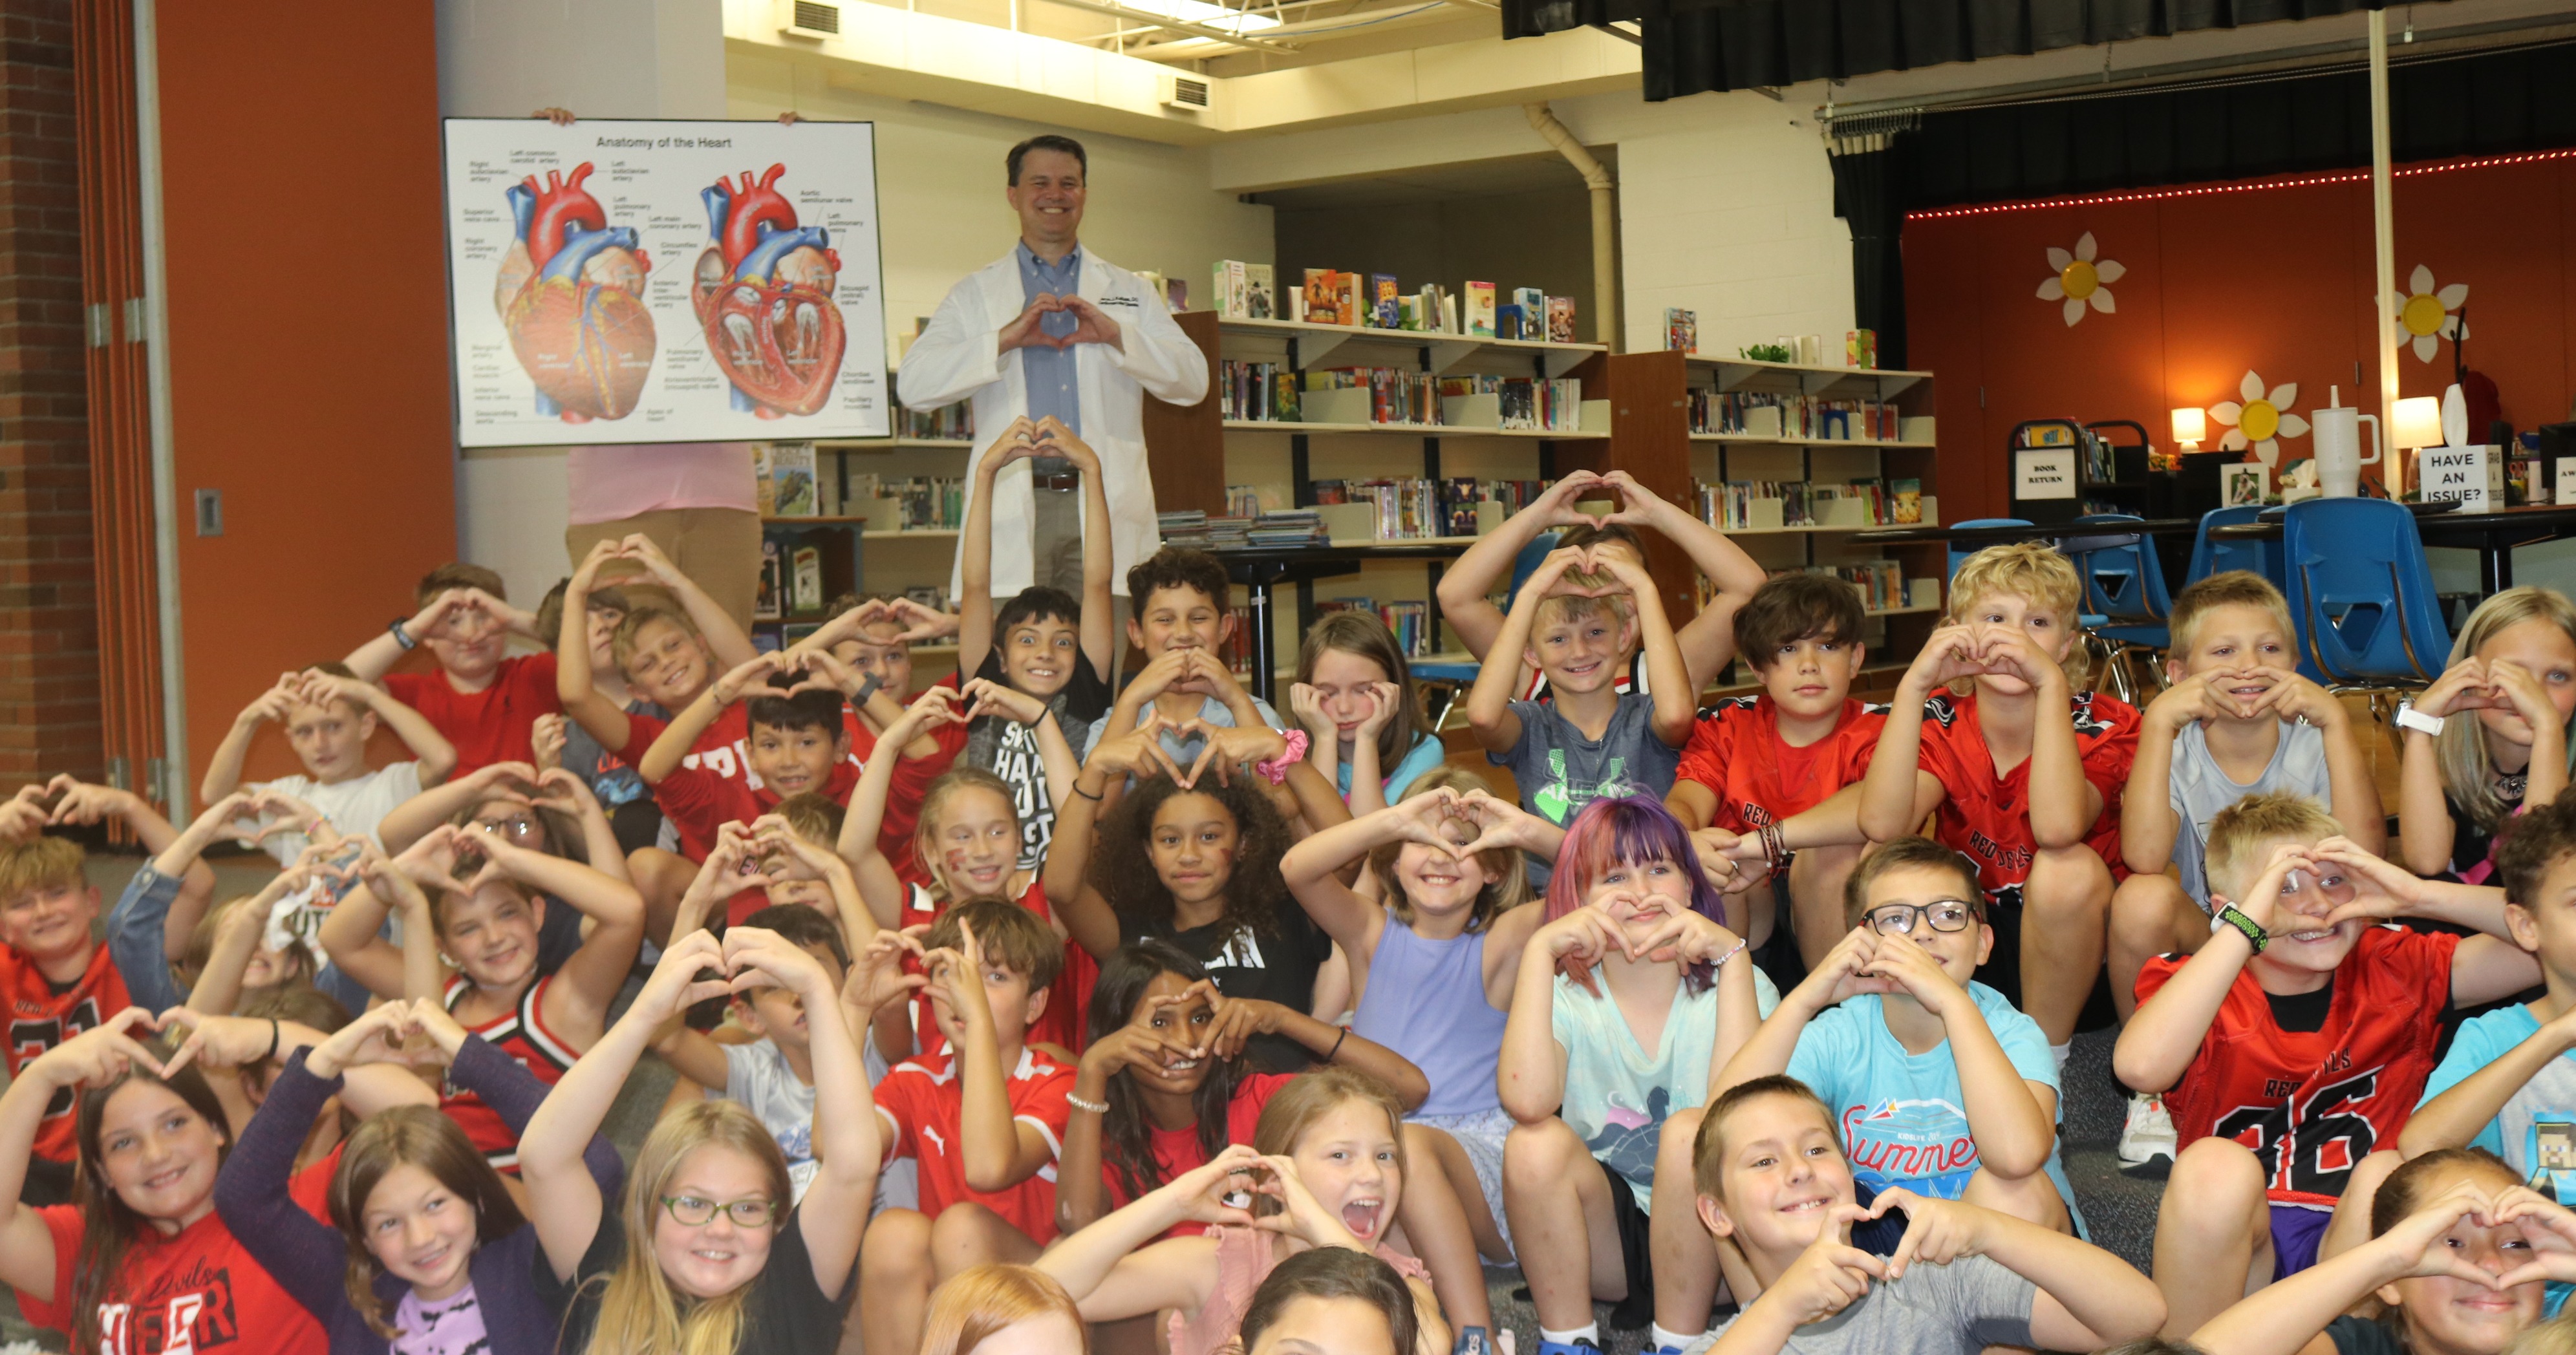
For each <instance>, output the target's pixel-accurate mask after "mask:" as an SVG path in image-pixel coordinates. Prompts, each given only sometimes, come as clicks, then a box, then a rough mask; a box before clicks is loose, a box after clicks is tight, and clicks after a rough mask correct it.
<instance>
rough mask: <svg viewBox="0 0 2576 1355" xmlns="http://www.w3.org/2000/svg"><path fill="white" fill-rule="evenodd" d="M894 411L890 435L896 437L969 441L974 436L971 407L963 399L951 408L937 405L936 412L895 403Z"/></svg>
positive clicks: (973, 413) (972, 407)
mask: <svg viewBox="0 0 2576 1355" xmlns="http://www.w3.org/2000/svg"><path fill="white" fill-rule="evenodd" d="M887 384H889V385H891V384H893V383H891V382H889V383H887ZM894 412H895V421H894V435H895V436H896V437H899V438H937V439H940V440H941V441H944V442H971V441H973V440H974V437H975V406H974V405H972V404H970V403H968V402H966V401H964V400H960V401H958V402H957V403H955V404H953V405H941V406H940V407H939V408H937V409H914V408H912V407H911V406H909V405H902V404H898V405H896V406H895V410H894Z"/></svg>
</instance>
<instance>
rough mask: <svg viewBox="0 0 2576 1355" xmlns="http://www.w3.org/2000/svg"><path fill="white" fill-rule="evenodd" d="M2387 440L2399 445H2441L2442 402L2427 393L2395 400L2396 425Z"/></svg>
mask: <svg viewBox="0 0 2576 1355" xmlns="http://www.w3.org/2000/svg"><path fill="white" fill-rule="evenodd" d="M2388 440H2389V441H2390V442H2393V443H2395V444H2397V445H2398V446H2400V447H2439V446H2441V445H2442V402H2441V401H2439V400H2437V399H2434V398H2433V397H2432V396H2429V395H2419V396H2416V397H2414V398H2413V399H2408V400H2400V401H2398V402H2397V427H2396V429H2395V431H2394V432H2392V433H2391V434H2390V435H2389V438H2388Z"/></svg>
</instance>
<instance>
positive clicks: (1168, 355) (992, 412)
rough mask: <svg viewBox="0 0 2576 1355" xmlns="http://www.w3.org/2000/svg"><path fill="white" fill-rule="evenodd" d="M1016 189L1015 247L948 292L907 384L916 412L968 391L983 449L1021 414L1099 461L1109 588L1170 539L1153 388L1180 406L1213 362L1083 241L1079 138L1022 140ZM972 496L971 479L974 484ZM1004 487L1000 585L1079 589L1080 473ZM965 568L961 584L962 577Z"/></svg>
mask: <svg viewBox="0 0 2576 1355" xmlns="http://www.w3.org/2000/svg"><path fill="white" fill-rule="evenodd" d="M1005 163H1006V165H1007V167H1008V169H1009V171H1010V186H1009V189H1008V190H1007V192H1006V194H1005V196H1007V197H1008V199H1009V200H1010V204H1011V208H1012V210H1014V211H1016V212H1017V213H1019V217H1020V242H1019V243H1018V244H1017V245H1015V246H1013V247H1012V248H1011V252H1010V253H1009V254H1008V255H1006V256H1004V257H1003V258H1001V259H998V260H996V261H995V262H994V263H992V264H991V265H990V266H988V267H986V268H984V269H983V270H981V271H980V272H977V273H976V274H974V275H973V276H971V277H969V278H967V279H966V280H965V281H963V282H960V283H958V284H957V285H956V286H955V287H953V288H951V289H949V292H948V295H947V297H946V298H945V299H944V300H942V301H941V302H940V303H939V309H938V311H937V312H936V313H935V314H933V315H932V316H931V317H930V326H929V328H927V329H925V330H923V331H922V333H921V337H920V338H918V339H916V340H914V341H913V345H912V349H911V351H910V352H908V353H906V354H904V358H903V365H902V368H901V370H900V371H899V373H898V375H897V386H896V389H897V391H898V393H899V394H900V395H901V396H902V398H903V402H904V403H905V404H906V405H909V406H911V407H912V408H914V409H933V408H937V407H938V406H940V405H944V404H949V403H951V402H953V401H956V400H959V399H963V398H968V397H971V398H972V399H973V400H974V402H975V437H976V442H977V447H976V455H977V456H978V457H981V456H982V455H984V452H985V450H986V449H987V448H988V447H989V446H990V445H991V443H992V442H993V440H994V439H995V438H997V437H999V436H1000V435H1001V433H1002V430H1004V429H1006V428H1008V427H1010V425H1011V422H1012V421H1013V420H1014V419H1018V418H1020V417H1021V416H1023V415H1026V416H1027V417H1029V418H1031V419H1039V418H1044V417H1046V416H1047V415H1050V414H1052V415H1054V416H1055V417H1056V418H1058V419H1060V420H1062V421H1063V422H1064V425H1065V426H1066V427H1067V428H1070V429H1072V430H1073V431H1074V433H1075V434H1076V435H1078V436H1079V437H1081V439H1082V440H1083V441H1084V442H1087V443H1089V444H1091V447H1092V449H1093V450H1094V451H1096V452H1098V453H1099V454H1100V466H1101V474H1102V478H1103V479H1104V480H1105V481H1106V486H1105V487H1106V489H1107V491H1108V498H1109V517H1110V522H1109V524H1108V529H1109V532H1110V540H1111V543H1112V545H1113V547H1114V566H1113V569H1112V573H1111V575H1110V578H1111V580H1112V583H1111V587H1112V588H1113V589H1114V590H1116V591H1117V592H1118V593H1121V594H1124V593H1125V592H1126V591H1127V569H1128V567H1129V566H1131V565H1133V564H1135V563H1136V562H1137V561H1139V560H1142V559H1144V558H1145V557H1146V556H1149V555H1151V554H1153V553H1154V551H1155V550H1156V548H1157V547H1158V546H1159V545H1160V537H1159V534H1158V533H1157V532H1156V530H1155V525H1154V485H1153V480H1152V478H1151V476H1150V475H1149V474H1148V473H1147V470H1146V466H1145V435H1144V426H1143V425H1144V405H1145V396H1146V395H1147V394H1148V393H1151V394H1152V395H1154V396H1155V397H1156V398H1157V399H1162V400H1168V401H1170V402H1172V403H1174V404H1180V405H1191V404H1196V403H1198V402H1199V401H1200V400H1202V399H1204V398H1206V395H1207V389H1208V372H1207V357H1206V355H1205V354H1203V353H1201V352H1200V351H1199V347H1198V345H1197V344H1194V343H1192V342H1191V341H1190V338H1189V336H1188V335H1186V334H1183V333H1182V332H1181V328H1180V326H1179V325H1176V324H1174V323H1173V322H1172V316H1171V310H1170V307H1169V306H1168V305H1166V303H1165V302H1164V300H1163V298H1162V296H1160V295H1159V294H1158V293H1157V292H1155V290H1154V289H1152V288H1150V287H1148V286H1147V285H1146V284H1145V283H1144V282H1143V281H1142V280H1140V279H1138V278H1137V276H1136V275H1135V274H1133V273H1130V272H1128V271H1127V270H1126V269H1124V268H1120V267H1118V266H1116V265H1114V264H1111V263H1109V262H1107V261H1105V260H1103V259H1101V258H1100V257H1099V256H1098V255H1095V254H1093V253H1091V252H1090V251H1088V250H1086V249H1084V248H1082V245H1081V243H1080V241H1079V240H1078V239H1077V234H1078V232H1079V231H1080V229H1081V226H1082V208H1083V196H1084V192H1085V184H1084V175H1085V173H1086V171H1087V170H1088V169H1089V161H1088V158H1087V157H1086V156H1085V155H1084V154H1083V150H1082V143H1080V142H1078V141H1075V140H1073V139H1072V138H1071V137H1062V136H1037V137H1031V138H1029V139H1028V140H1026V141H1023V142H1021V143H1020V144H1019V145H1017V146H1013V147H1012V148H1011V153H1010V156H1009V158H1008V159H1007V161H1006V162H1005ZM966 484H967V491H966V492H967V493H969V494H972V493H974V492H975V491H974V484H975V479H974V477H973V476H971V475H970V476H968V477H967V478H966ZM993 493H994V495H995V500H994V504H993V510H994V511H993V522H994V530H993V591H994V593H995V594H996V595H999V596H1003V597H1008V596H1011V595H1013V594H1016V593H1018V592H1019V591H1020V590H1021V589H1023V588H1027V587H1028V586H1030V585H1031V584H1033V583H1035V584H1045V585H1048V586H1051V587H1055V588H1061V589H1063V590H1064V591H1065V592H1067V593H1070V594H1072V595H1074V596H1075V597H1080V596H1081V595H1082V533H1083V531H1084V530H1085V528H1086V527H1089V528H1090V529H1092V530H1098V527H1097V525H1096V524H1086V523H1084V522H1083V521H1082V493H1081V485H1080V479H1079V477H1078V476H1076V475H1075V474H1074V472H1073V468H1072V465H1071V464H1070V463H1068V462H1067V461H1065V460H1064V459H1063V458H1061V457H1034V458H1030V459H1028V460H1025V461H1020V462H1014V463H1012V464H1010V465H1008V466H1004V467H1003V468H1002V470H1001V474H1000V478H999V479H998V480H997V481H996V482H995V484H994V488H993ZM962 573H963V569H962V562H961V567H960V569H959V570H957V571H955V572H952V574H951V576H950V579H949V591H950V593H951V594H952V595H953V594H955V593H956V592H957V591H958V589H959V588H960V587H961V586H962V579H961V577H960V575H962Z"/></svg>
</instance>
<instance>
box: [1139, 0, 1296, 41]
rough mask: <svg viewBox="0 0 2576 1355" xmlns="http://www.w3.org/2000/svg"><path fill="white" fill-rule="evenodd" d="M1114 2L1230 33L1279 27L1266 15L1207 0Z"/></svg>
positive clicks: (1275, 20) (1274, 20) (1252, 31)
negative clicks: (1211, 2)
mask: <svg viewBox="0 0 2576 1355" xmlns="http://www.w3.org/2000/svg"><path fill="white" fill-rule="evenodd" d="M1116 2H1117V4H1118V6H1119V7H1120V8H1122V9H1133V10H1141V11H1143V12H1144V13H1147V14H1159V15H1161V16H1163V17H1164V18H1166V19H1179V20H1181V21H1183V22H1185V23H1194V24H1204V25H1206V26H1208V27H1210V28H1222V29H1224V30H1226V31H1227V32H1230V33H1255V32H1259V31H1260V30H1262V29H1265V28H1277V27H1278V26H1279V21H1278V20H1277V19H1274V18H1272V17H1270V16H1269V15H1267V14H1254V13H1251V12H1249V11H1248V10H1240V9H1234V8H1232V7H1230V6H1226V5H1215V4H1210V3H1208V0H1116Z"/></svg>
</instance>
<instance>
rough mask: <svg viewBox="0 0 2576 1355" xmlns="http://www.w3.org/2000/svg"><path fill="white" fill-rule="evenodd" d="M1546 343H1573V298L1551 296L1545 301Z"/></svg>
mask: <svg viewBox="0 0 2576 1355" xmlns="http://www.w3.org/2000/svg"><path fill="white" fill-rule="evenodd" d="M1547 341H1548V342H1549V343H1572V342H1574V298H1573V297H1570V296H1552V297H1549V298H1548V299H1547Z"/></svg>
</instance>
